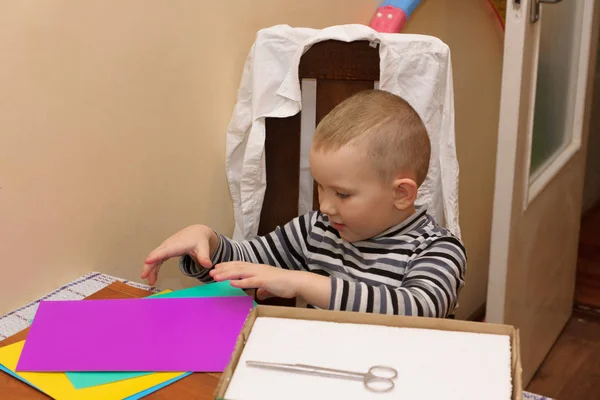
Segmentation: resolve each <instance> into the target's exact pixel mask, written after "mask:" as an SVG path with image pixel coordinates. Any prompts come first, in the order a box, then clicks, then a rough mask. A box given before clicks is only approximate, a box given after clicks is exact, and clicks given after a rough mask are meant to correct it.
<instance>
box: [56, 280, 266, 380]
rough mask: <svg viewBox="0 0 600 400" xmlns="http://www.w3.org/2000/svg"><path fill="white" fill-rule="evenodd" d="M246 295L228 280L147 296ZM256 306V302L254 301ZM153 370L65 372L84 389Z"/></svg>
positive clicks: (142, 374)
mask: <svg viewBox="0 0 600 400" xmlns="http://www.w3.org/2000/svg"><path fill="white" fill-rule="evenodd" d="M233 296H247V294H246V293H245V292H244V291H243V290H242V289H238V288H234V287H233V286H231V284H230V283H229V281H224V282H214V283H208V284H205V285H201V286H195V287H192V288H188V289H181V290H176V291H174V292H168V293H162V294H154V295H152V296H149V297H161V298H163V297H164V298H197V297H233ZM254 305H255V306H256V302H255V303H254ZM152 373H153V372H66V375H67V377H68V378H69V380H70V381H71V383H72V384H73V386H74V387H75V388H76V389H84V388H87V387H91V386H98V385H104V384H107V383H112V382H118V381H123V380H125V379H131V378H137V377H138V376H144V375H148V374H152Z"/></svg>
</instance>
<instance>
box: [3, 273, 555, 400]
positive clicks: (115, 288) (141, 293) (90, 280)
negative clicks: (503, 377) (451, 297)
mask: <svg viewBox="0 0 600 400" xmlns="http://www.w3.org/2000/svg"><path fill="white" fill-rule="evenodd" d="M158 291H159V290H158V289H157V288H154V287H149V286H146V285H142V284H139V283H135V282H129V281H126V280H123V279H121V278H118V277H112V276H109V275H105V274H102V273H99V272H93V273H89V274H87V275H85V276H82V277H80V278H78V279H76V280H74V281H73V282H69V283H68V284H66V285H64V286H62V287H60V288H58V289H56V290H55V291H53V292H52V293H49V294H47V295H46V296H44V297H42V298H40V299H38V300H36V301H34V302H32V303H30V304H28V305H26V306H24V307H21V308H19V309H18V310H15V311H13V312H11V313H9V314H6V315H4V316H1V317H0V339H4V340H1V341H0V347H2V346H6V345H9V344H11V343H15V342H19V341H21V340H24V339H26V338H27V332H28V331H29V329H28V328H27V327H28V326H29V324H30V322H29V320H30V319H31V318H33V316H34V315H35V312H36V310H37V306H38V305H39V302H40V301H41V300H80V299H84V298H85V299H119V298H136V297H137V298H139V297H146V296H149V295H151V294H155V293H156V292H158ZM16 332H18V333H16ZM219 377H220V374H212V373H206V374H200V373H195V374H192V375H190V376H187V377H185V378H183V379H181V380H180V381H178V382H176V383H174V384H172V385H169V386H167V387H165V388H162V389H160V390H158V391H157V392H154V393H153V394H151V395H148V396H147V397H145V399H146V398H147V399H175V400H178V399H200V400H208V399H213V396H214V391H215V388H216V385H217V383H218V381H219ZM0 388H1V389H2V395H0V398H2V399H3V400H4V399H6V400H12V399H24V398H26V399H34V400H35V399H49V398H50V397H48V396H46V395H44V394H42V393H40V392H38V391H37V390H35V389H33V388H31V387H30V386H28V385H26V384H24V383H22V382H21V381H19V380H17V379H15V378H13V377H11V376H10V375H8V374H5V373H4V372H2V371H0ZM523 399H524V400H552V399H550V398H548V397H543V396H539V395H537V394H533V393H529V392H523Z"/></svg>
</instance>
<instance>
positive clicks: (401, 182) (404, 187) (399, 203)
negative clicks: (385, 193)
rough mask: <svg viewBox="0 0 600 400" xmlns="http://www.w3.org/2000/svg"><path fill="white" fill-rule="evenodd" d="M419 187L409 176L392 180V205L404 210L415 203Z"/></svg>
mask: <svg viewBox="0 0 600 400" xmlns="http://www.w3.org/2000/svg"><path fill="white" fill-rule="evenodd" d="M418 190H419V188H418V186H417V183H416V182H415V181H414V180H412V179H410V178H399V179H396V180H395V181H394V205H395V206H396V208H397V209H398V210H406V209H408V208H410V207H412V206H414V204H415V200H416V199H417V192H418Z"/></svg>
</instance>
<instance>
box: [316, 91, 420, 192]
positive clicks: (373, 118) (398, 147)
mask: <svg viewBox="0 0 600 400" xmlns="http://www.w3.org/2000/svg"><path fill="white" fill-rule="evenodd" d="M346 145H358V146H360V147H362V145H365V147H366V150H367V155H368V157H369V159H370V160H371V162H372V163H373V166H374V167H375V169H376V170H377V171H378V173H379V174H380V175H381V177H382V178H383V179H384V180H389V179H393V177H394V175H396V174H398V173H401V172H404V173H405V172H412V173H414V174H415V178H416V184H417V185H418V186H420V185H421V184H422V183H423V181H424V180H425V178H426V176H427V171H428V169H429V158H430V154H431V144H430V142H429V135H428V134H427V129H426V128H425V124H424V123H423V121H422V120H421V117H419V115H418V114H417V112H416V111H415V110H414V109H413V108H412V107H411V105H410V104H408V102H407V101H406V100H404V99H402V98H401V97H399V96H396V95H394V94H391V93H389V92H385V91H382V90H365V91H362V92H359V93H357V94H355V95H353V96H351V97H349V98H347V99H346V100H344V101H342V102H341V103H340V104H338V105H337V106H336V107H335V108H334V109H333V110H332V111H331V112H330V113H329V114H327V115H326V116H325V118H323V119H322V120H321V122H320V123H319V125H318V126H317V129H316V130H315V134H314V137H313V143H312V146H313V149H315V150H317V151H320V150H322V151H335V150H339V149H340V148H341V147H343V146H346Z"/></svg>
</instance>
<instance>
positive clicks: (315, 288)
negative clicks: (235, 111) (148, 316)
mask: <svg viewBox="0 0 600 400" xmlns="http://www.w3.org/2000/svg"><path fill="white" fill-rule="evenodd" d="M430 152H431V149H430V143H429V136H428V135H427V131H426V128H425V126H424V124H423V122H422V120H421V119H420V117H419V116H418V114H417V113H416V112H415V110H414V109H413V108H412V107H411V106H410V105H409V104H408V103H407V102H406V101H404V100H403V99H401V98H400V97H398V96H395V95H393V94H391V93H388V92H384V91H379V90H368V91H364V92H360V93H358V94H356V95H354V96H352V97H350V98H348V99H347V100H345V101H343V102H342V103H340V104H339V105H338V106H337V107H336V108H334V109H333V110H332V111H331V112H330V113H329V114H328V115H327V116H326V117H325V118H323V120H322V121H321V123H320V124H319V126H318V127H317V129H316V131H315V134H314V137H313V143H312V147H311V151H310V166H311V173H312V175H313V177H314V179H315V181H316V182H317V183H318V191H319V203H320V211H313V212H310V213H308V214H305V215H302V216H300V217H297V218H295V219H293V220H292V221H291V222H289V223H288V224H286V225H285V226H283V227H278V228H277V229H276V230H275V231H273V232H271V233H270V234H268V235H266V236H263V237H257V238H255V239H252V240H249V241H240V242H236V241H232V240H230V239H228V238H225V237H224V236H223V235H220V234H217V233H215V232H214V231H213V230H212V229H210V228H209V227H207V226H204V225H193V226H190V227H187V228H185V229H183V230H182V231H180V232H178V233H176V234H175V235H173V236H172V237H170V238H169V239H167V240H166V241H165V242H164V243H163V244H162V245H161V246H159V247H158V248H157V249H155V250H154V251H152V252H151V253H150V255H149V256H148V258H147V259H146V261H145V265H144V268H143V271H142V278H144V279H148V281H149V283H150V284H151V285H153V284H154V283H155V282H156V279H157V277H158V270H159V268H160V266H161V264H162V263H163V262H164V261H165V260H167V259H168V258H171V257H176V256H182V257H181V261H180V269H181V270H182V272H183V273H184V274H186V275H188V276H193V277H197V278H198V279H200V280H201V281H203V282H208V281H211V280H215V281H223V280H231V285H232V286H235V287H238V288H243V289H247V288H257V289H258V290H257V297H258V298H259V299H261V298H266V297H269V296H273V295H274V296H278V297H285V298H292V297H296V296H299V297H301V298H303V299H304V300H305V301H306V302H308V303H309V304H310V305H312V306H315V307H318V308H324V309H332V310H349V311H361V312H372V313H383V314H401V315H419V316H428V317H442V318H443V317H447V316H450V315H451V314H452V313H453V311H454V309H455V308H456V302H457V297H458V294H459V292H460V290H461V289H462V287H463V285H464V273H465V266H466V254H465V249H464V247H463V245H462V244H461V243H460V241H459V240H458V239H457V238H455V237H454V236H452V235H451V234H450V233H449V232H448V231H447V230H445V229H443V228H441V227H439V226H438V225H436V223H435V222H434V221H433V219H432V218H431V217H430V216H429V215H428V214H427V213H426V210H425V209H424V208H419V209H417V208H416V207H415V205H414V202H415V199H416V197H417V190H418V187H419V186H420V185H421V184H422V183H423V181H424V180H425V177H426V176H427V170H428V168H429V157H430ZM273 267H279V268H273Z"/></svg>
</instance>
